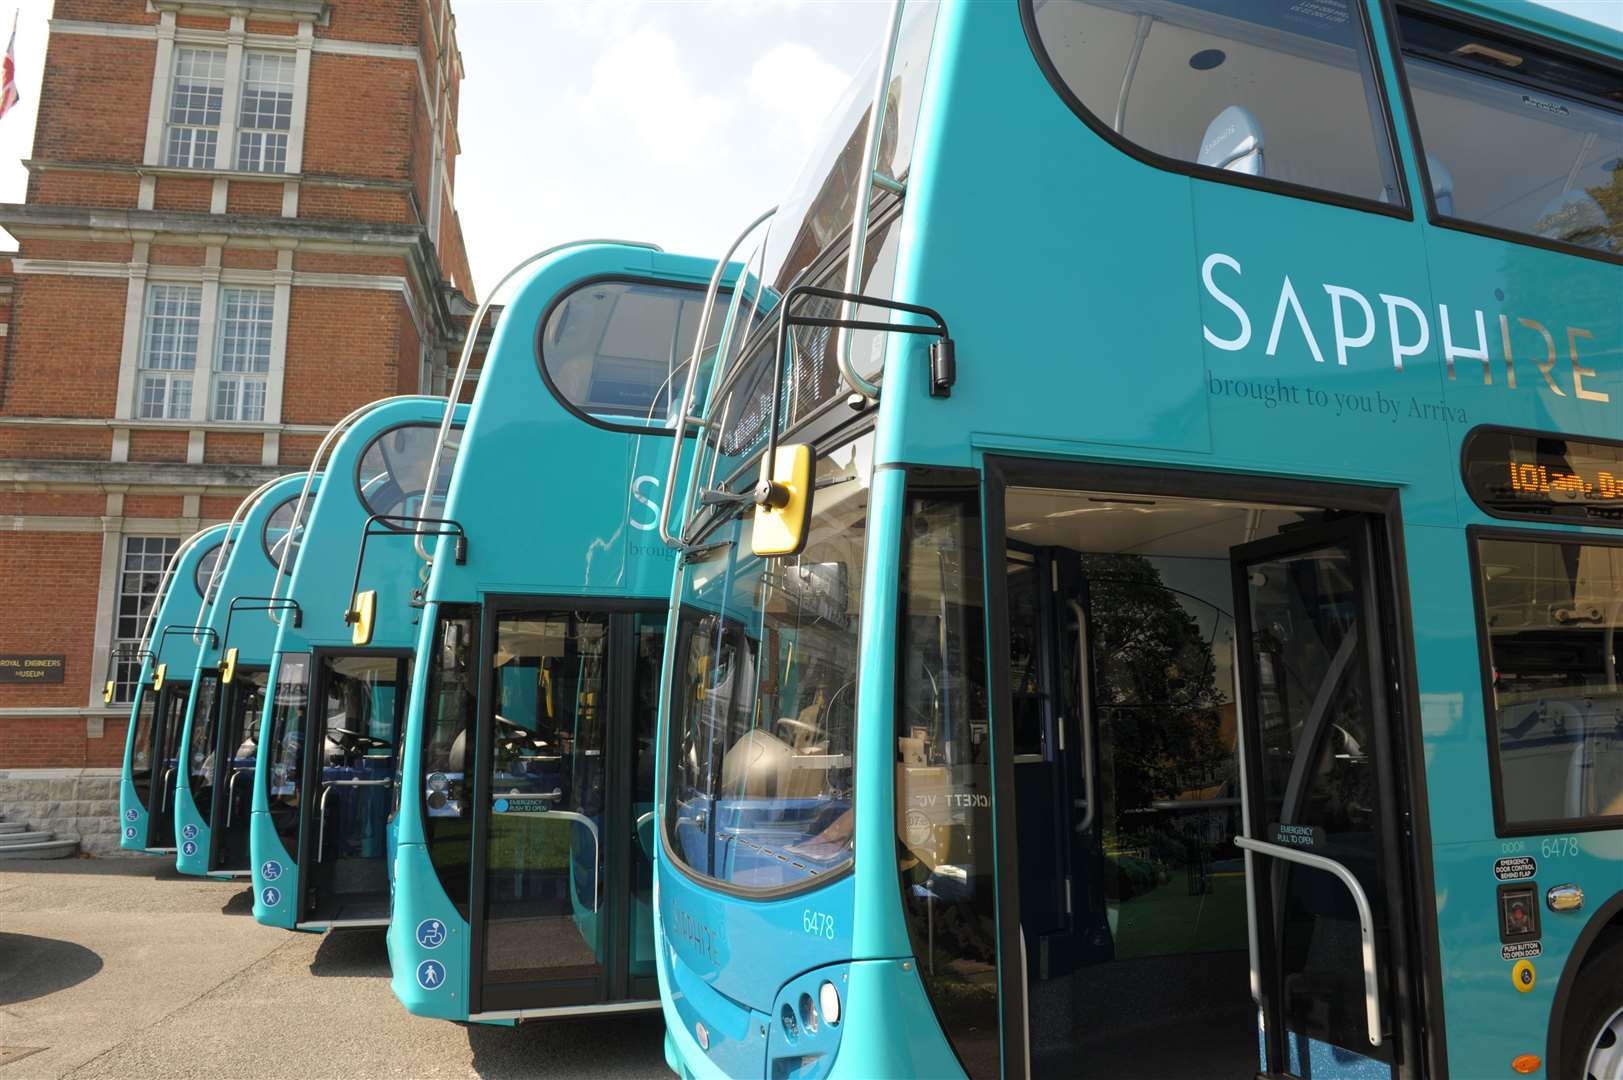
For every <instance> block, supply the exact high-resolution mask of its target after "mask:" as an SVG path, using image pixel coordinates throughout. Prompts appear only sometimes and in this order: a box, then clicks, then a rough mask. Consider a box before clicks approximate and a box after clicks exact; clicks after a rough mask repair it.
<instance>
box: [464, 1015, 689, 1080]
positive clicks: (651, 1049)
mask: <svg viewBox="0 0 1623 1080" xmlns="http://www.w3.org/2000/svg"><path fill="white" fill-rule="evenodd" d="M664 1045H665V1018H664V1016H663V1015H662V1014H661V1013H660V1011H659V1010H658V1009H655V1010H653V1011H651V1012H646V1013H611V1014H607V1015H604V1016H594V1017H591V1018H589V1019H581V1020H531V1021H527V1022H525V1023H522V1024H519V1025H518V1026H517V1027H516V1028H509V1027H497V1026H495V1025H491V1024H469V1025H468V1047H469V1048H470V1049H471V1050H472V1051H473V1063H472V1064H473V1069H474V1071H475V1072H477V1073H478V1074H479V1075H480V1076H482V1077H485V1078H486V1080H508V1078H513V1080H518V1078H520V1077H548V1076H559V1077H562V1076H568V1077H649V1076H669V1075H670V1074H669V1073H668V1072H667V1071H666V1069H665V1052H664Z"/></svg>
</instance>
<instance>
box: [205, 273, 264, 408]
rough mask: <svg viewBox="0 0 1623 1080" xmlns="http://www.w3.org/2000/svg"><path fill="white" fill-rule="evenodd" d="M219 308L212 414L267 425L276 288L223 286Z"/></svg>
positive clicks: (210, 396) (212, 387) (211, 397)
mask: <svg viewBox="0 0 1623 1080" xmlns="http://www.w3.org/2000/svg"><path fill="white" fill-rule="evenodd" d="M245 304H246V305H251V308H248V307H245V306H244V305H245ZM215 310H216V312H217V316H216V318H215V322H216V323H217V324H218V326H217V327H216V333H215V342H214V377H213V385H212V386H211V388H210V392H209V418H210V419H211V420H216V421H222V422H231V421H238V422H242V423H263V422H264V420H265V401H266V398H267V396H268V389H269V387H268V384H269V381H270V369H271V356H272V353H273V352H274V351H275V342H276V290H275V288H273V287H268V286H267V287H256V286H248V285H233V284H229V283H227V284H222V285H221V286H220V299H219V304H218V305H217V307H216V309H215Z"/></svg>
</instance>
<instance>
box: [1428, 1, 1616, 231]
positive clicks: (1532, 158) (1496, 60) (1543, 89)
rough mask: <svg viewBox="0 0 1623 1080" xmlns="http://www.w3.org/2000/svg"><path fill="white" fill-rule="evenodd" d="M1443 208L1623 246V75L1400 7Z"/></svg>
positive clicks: (1477, 220) (1497, 224)
mask: <svg viewBox="0 0 1623 1080" xmlns="http://www.w3.org/2000/svg"><path fill="white" fill-rule="evenodd" d="M1398 27H1399V33H1400V35H1401V37H1402V40H1403V68H1404V74H1405V76H1406V77H1407V79H1408V82H1409V97H1410V100H1411V101H1412V102H1413V104H1414V119H1415V128H1416V130H1417V137H1418V138H1419V140H1420V141H1421V142H1422V143H1423V144H1424V147H1425V155H1426V169H1427V171H1428V172H1429V173H1430V181H1431V182H1430V188H1431V197H1432V204H1433V208H1434V210H1435V213H1436V216H1437V217H1439V218H1446V219H1453V220H1457V221H1464V222H1470V223H1472V224H1474V225H1479V226H1487V227H1489V228H1492V229H1495V230H1501V231H1504V232H1510V233H1517V234H1520V235H1523V236H1528V237H1536V238H1538V239H1541V240H1548V241H1554V242H1556V243H1560V244H1570V245H1574V246H1576V247H1578V248H1581V249H1587V250H1590V251H1597V252H1603V253H1606V254H1623V73H1619V72H1617V71H1614V70H1609V69H1606V68H1603V67H1601V66H1599V65H1596V64H1588V63H1585V62H1582V61H1580V60H1577V59H1575V58H1570V57H1565V56H1561V55H1559V54H1557V53H1555V52H1554V51H1552V50H1549V49H1544V48H1540V47H1538V46H1535V45H1531V44H1528V43H1524V42H1521V41H1519V40H1514V41H1513V40H1509V39H1502V38H1499V37H1495V36H1492V35H1487V34H1481V33H1477V32H1476V31H1475V30H1473V29H1469V28H1466V27H1462V26H1455V25H1454V24H1452V23H1449V22H1444V21H1438V20H1434V19H1430V18H1425V17H1422V16H1419V15H1415V14H1411V13H1407V12H1405V13H1401V14H1400V15H1399V18H1398Z"/></svg>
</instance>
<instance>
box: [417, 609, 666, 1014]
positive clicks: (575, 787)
mask: <svg viewBox="0 0 1623 1080" xmlns="http://www.w3.org/2000/svg"><path fill="white" fill-rule="evenodd" d="M487 610H488V611H489V614H490V616H491V617H490V618H487V619H486V620H485V627H486V629H485V641H484V650H483V652H484V657H485V664H484V671H485V678H484V681H483V686H482V688H481V693H480V704H479V713H478V717H479V719H478V728H477V740H476V751H475V768H474V772H475V778H476V779H475V785H474V793H473V798H474V806H475V807H477V808H478V811H479V812H477V813H475V814H474V815H473V818H474V822H473V828H474V839H473V868H472V870H473V872H472V886H473V887H472V897H471V901H472V903H471V912H472V919H471V920H470V921H471V930H472V935H473V936H472V943H471V944H472V964H471V976H472V977H471V987H470V996H471V1001H470V1003H469V1005H470V1009H469V1012H470V1018H471V1019H475V1020H502V1019H514V1018H517V1017H520V1016H527V1015H544V1014H546V1013H548V1012H552V1011H558V1012H573V1011H590V1010H592V1009H595V1008H599V1007H603V1006H612V1003H616V1002H647V1001H657V998H658V994H659V989H658V985H657V983H656V981H655V971H654V957H653V956H652V955H651V954H647V952H646V944H645V943H646V942H648V941H649V940H651V930H650V927H651V919H652V890H653V861H652V843H651V841H652V834H651V823H652V818H651V817H650V816H649V815H650V814H651V813H652V811H653V798H654V794H653V746H654V724H655V713H656V707H657V700H658V698H657V694H658V676H659V664H660V660H661V657H662V655H663V639H664V630H665V617H664V615H663V613H660V612H654V611H646V612H645V611H635V610H631V609H630V608H628V607H626V606H624V605H603V604H594V605H590V606H586V605H584V604H583V605H582V607H579V608H552V607H544V606H538V605H536V604H535V602H534V601H532V600H524V601H513V602H510V603H506V604H499V603H493V604H492V605H491V606H490V608H489V609H487ZM433 784H434V778H433V777H429V785H430V789H431V791H430V794H429V798H430V801H431V805H432V798H433V791H432V787H433Z"/></svg>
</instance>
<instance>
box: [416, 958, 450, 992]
mask: <svg viewBox="0 0 1623 1080" xmlns="http://www.w3.org/2000/svg"><path fill="white" fill-rule="evenodd" d="M444 984H445V965H444V964H442V963H440V962H439V961H438V960H424V961H423V962H422V963H421V964H418V965H417V985H418V986H421V987H422V988H423V989H424V990H438V989H439V988H440V987H441V986H443V985H444Z"/></svg>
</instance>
